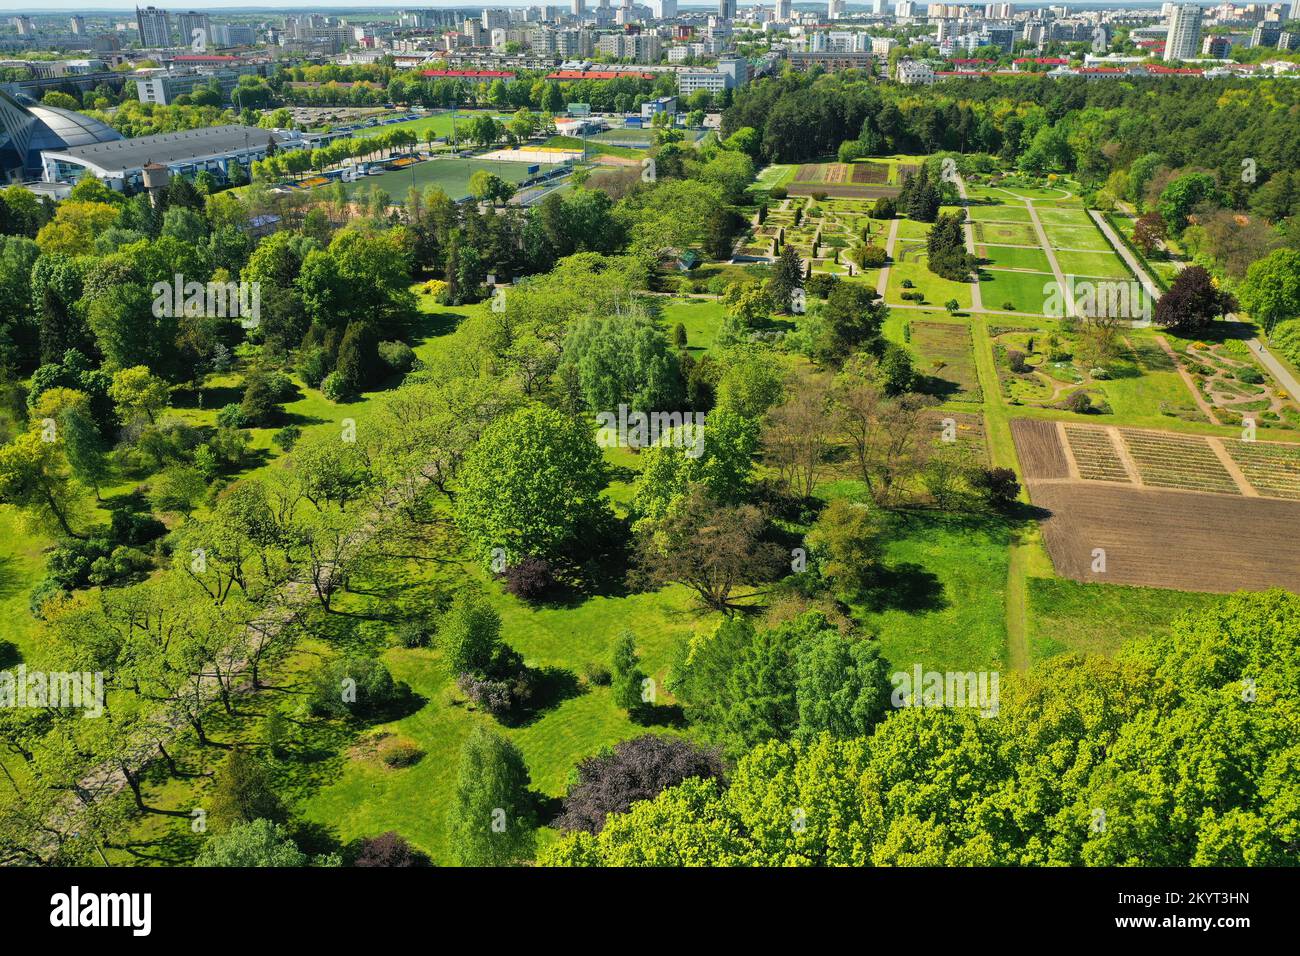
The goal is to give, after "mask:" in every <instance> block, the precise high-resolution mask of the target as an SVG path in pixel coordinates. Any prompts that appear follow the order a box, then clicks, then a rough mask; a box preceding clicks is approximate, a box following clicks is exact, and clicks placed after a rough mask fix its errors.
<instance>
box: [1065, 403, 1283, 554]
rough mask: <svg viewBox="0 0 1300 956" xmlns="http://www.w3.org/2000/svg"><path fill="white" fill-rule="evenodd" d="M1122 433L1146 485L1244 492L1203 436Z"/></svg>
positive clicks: (1141, 430)
mask: <svg viewBox="0 0 1300 956" xmlns="http://www.w3.org/2000/svg"><path fill="white" fill-rule="evenodd" d="M1120 436H1121V437H1122V438H1123V439H1124V444H1125V445H1126V446H1127V447H1128V450H1129V454H1130V455H1132V456H1133V461H1134V463H1135V464H1136V465H1137V469H1138V474H1139V475H1141V476H1142V483H1143V484H1145V485H1150V486H1152V487H1155V488H1183V489H1186V490H1188V491H1217V492H1220V493H1221V494H1225V495H1238V494H1241V491H1240V490H1239V489H1238V488H1237V483H1236V482H1235V481H1233V480H1232V476H1231V475H1230V474H1228V470H1227V469H1226V468H1224V467H1223V463H1222V462H1220V461H1219V457H1218V455H1216V454H1215V453H1214V450H1213V449H1212V448H1211V447H1210V445H1209V442H1207V441H1206V440H1205V439H1204V438H1198V437H1196V436H1193V435H1174V434H1171V433H1169V432H1154V431H1146V430H1144V429H1136V428H1122V429H1120ZM1071 441H1073V438H1071ZM1298 563H1300V562H1298Z"/></svg>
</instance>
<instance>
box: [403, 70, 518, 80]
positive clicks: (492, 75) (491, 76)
mask: <svg viewBox="0 0 1300 956" xmlns="http://www.w3.org/2000/svg"><path fill="white" fill-rule="evenodd" d="M420 75H421V76H427V77H430V78H432V79H447V80H513V79H514V78H515V72H514V71H513V70H421V71H420Z"/></svg>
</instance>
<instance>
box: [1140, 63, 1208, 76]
mask: <svg viewBox="0 0 1300 956" xmlns="http://www.w3.org/2000/svg"><path fill="white" fill-rule="evenodd" d="M1146 71H1147V72H1148V73H1155V74H1158V75H1160V76H1201V75H1203V74H1204V73H1205V71H1204V70H1200V69H1197V68H1195V67H1190V66H1181V67H1177V66H1160V65H1159V64H1156V63H1152V64H1149V65H1148V66H1147V67H1146Z"/></svg>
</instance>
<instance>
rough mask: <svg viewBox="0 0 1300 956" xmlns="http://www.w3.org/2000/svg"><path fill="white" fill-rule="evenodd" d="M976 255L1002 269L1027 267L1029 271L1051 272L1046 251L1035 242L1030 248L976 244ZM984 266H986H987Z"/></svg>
mask: <svg viewBox="0 0 1300 956" xmlns="http://www.w3.org/2000/svg"><path fill="white" fill-rule="evenodd" d="M975 252H976V254H977V255H979V256H980V257H981V258H983V259H988V260H990V261H991V263H992V265H993V266H994V267H1000V268H1003V269H1028V270H1030V271H1031V272H1045V273H1048V274H1051V271H1052V265H1051V263H1049V262H1048V261H1047V253H1045V252H1043V250H1042V249H1041V248H1039V247H1038V246H1037V244H1035V246H1034V248H1032V249H1021V248H1017V247H1012V246H978V247H976V249H975ZM985 268H988V267H987V266H986V267H985Z"/></svg>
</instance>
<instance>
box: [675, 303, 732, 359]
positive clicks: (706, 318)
mask: <svg viewBox="0 0 1300 956" xmlns="http://www.w3.org/2000/svg"><path fill="white" fill-rule="evenodd" d="M725 314H726V310H725V309H724V307H723V305H722V300H720V299H676V298H674V299H667V298H664V299H661V300H660V313H659V322H660V324H661V325H662V326H663V327H664V328H665V329H666V330H667V331H668V334H669V335H670V336H671V335H672V331H673V329H675V328H676V327H677V324H678V323H679V322H680V323H681V324H682V325H684V326H686V348H687V350H688V351H690V352H698V353H703V352H708V351H711V350H712V349H714V348H716V347H717V342H718V331H719V330H720V329H721V328H722V320H723V318H724V316H725Z"/></svg>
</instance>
